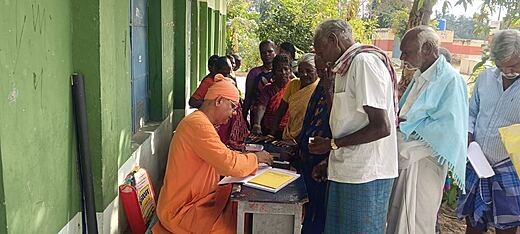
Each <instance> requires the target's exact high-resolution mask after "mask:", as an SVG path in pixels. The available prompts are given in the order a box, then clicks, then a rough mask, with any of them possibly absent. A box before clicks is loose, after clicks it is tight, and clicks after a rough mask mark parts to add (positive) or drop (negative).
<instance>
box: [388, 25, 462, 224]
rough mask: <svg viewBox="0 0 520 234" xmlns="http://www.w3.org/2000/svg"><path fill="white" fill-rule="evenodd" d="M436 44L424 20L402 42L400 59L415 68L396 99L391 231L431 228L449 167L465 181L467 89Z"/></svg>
mask: <svg viewBox="0 0 520 234" xmlns="http://www.w3.org/2000/svg"><path fill="white" fill-rule="evenodd" d="M439 44H440V39H439V36H438V35H437V33H436V32H435V31H434V30H433V29H431V28H430V27H427V26H418V27H415V28H412V29H410V30H409V31H407V32H406V33H405V35H404V37H403V40H402V42H401V52H402V53H401V60H403V61H404V63H405V66H406V67H407V68H408V69H414V68H416V69H417V71H416V72H415V73H414V75H413V78H412V81H411V83H410V84H409V85H408V87H407V89H406V91H405V92H404V94H403V96H402V97H401V100H400V101H399V107H400V108H399V109H400V110H399V117H398V118H399V125H398V128H399V129H398V134H397V135H398V137H397V146H398V150H399V157H398V160H399V162H398V169H399V177H398V178H397V179H396V181H395V183H394V187H393V191H392V196H391V198H390V206H389V212H388V226H387V232H386V233H389V234H396V233H408V234H415V233H417V234H420V233H435V222H436V219H437V211H438V209H439V207H440V204H441V201H442V189H443V186H444V180H445V178H446V175H447V173H448V170H449V171H451V172H452V175H453V177H454V179H455V181H456V182H457V184H458V185H461V186H462V187H464V181H465V179H464V178H465V177H464V176H465V170H464V169H465V164H466V152H467V150H466V146H467V130H468V94H467V90H466V83H465V82H464V80H463V79H462V77H461V76H460V74H459V73H458V72H457V71H455V70H454V69H453V67H452V66H451V65H450V64H449V63H448V62H447V61H446V59H445V58H444V56H439Z"/></svg>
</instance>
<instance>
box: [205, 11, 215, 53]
mask: <svg viewBox="0 0 520 234" xmlns="http://www.w3.org/2000/svg"><path fill="white" fill-rule="evenodd" d="M213 12H214V10H213V9H212V8H208V43H207V45H208V46H209V47H208V56H211V55H214V54H216V53H218V52H217V51H215V25H214V24H215V17H214V16H215V14H214V13H213Z"/></svg>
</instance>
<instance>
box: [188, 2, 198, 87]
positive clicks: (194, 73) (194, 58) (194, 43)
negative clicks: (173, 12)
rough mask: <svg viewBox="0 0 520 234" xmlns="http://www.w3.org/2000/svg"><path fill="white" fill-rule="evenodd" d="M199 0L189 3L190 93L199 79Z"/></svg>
mask: <svg viewBox="0 0 520 234" xmlns="http://www.w3.org/2000/svg"><path fill="white" fill-rule="evenodd" d="M198 28H199V2H198V1H196V0H194V1H193V2H192V3H191V29H190V30H191V79H190V80H191V85H190V91H191V92H190V94H191V93H193V92H194V91H195V89H196V88H197V86H198V81H199V77H200V75H199V44H200V42H199V29H198Z"/></svg>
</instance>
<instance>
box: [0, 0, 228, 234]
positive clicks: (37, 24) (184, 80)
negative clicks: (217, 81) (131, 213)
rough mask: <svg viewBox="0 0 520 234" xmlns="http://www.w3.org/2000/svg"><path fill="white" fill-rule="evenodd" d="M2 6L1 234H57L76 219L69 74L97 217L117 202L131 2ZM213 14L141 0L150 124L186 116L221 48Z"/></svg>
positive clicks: (126, 114) (124, 142)
mask: <svg viewBox="0 0 520 234" xmlns="http://www.w3.org/2000/svg"><path fill="white" fill-rule="evenodd" d="M192 4H193V5H192ZM0 6H1V9H0V14H1V15H2V19H3V20H2V21H0V28H2V29H5V30H2V31H0V41H2V42H3V43H1V44H0V77H2V79H0V93H3V94H6V95H5V96H3V97H0V98H1V99H0V100H1V101H0V110H2V111H0V119H1V121H0V122H2V125H0V142H1V145H0V233H4V232H9V233H56V232H57V231H59V230H60V229H61V228H62V227H64V226H65V225H66V224H67V222H69V220H70V219H72V218H73V217H74V216H75V215H76V214H77V212H79V211H80V207H79V204H80V202H79V194H80V193H79V187H78V176H77V172H76V155H75V149H76V147H75V133H74V128H73V113H72V102H71V94H70V90H71V89H70V75H71V74H72V73H73V72H79V73H81V74H83V75H84V77H85V88H86V98H87V111H88V116H87V117H88V121H89V140H90V149H91V154H92V155H91V156H92V165H93V175H94V189H95V193H96V194H95V195H96V208H97V211H98V212H101V211H103V210H105V208H106V207H107V206H108V205H109V203H110V202H112V201H113V199H114V198H115V197H116V195H117V186H118V184H117V171H118V168H119V167H120V166H121V165H122V164H123V163H124V162H125V161H126V160H127V159H128V157H129V156H130V154H131V152H130V144H131V142H130V140H131V134H132V133H131V99H130V93H131V92H130V89H131V86H130V74H129V71H130V57H129V56H130V46H129V44H130V43H129V42H130V39H129V31H128V30H129V1H100V0H90V1H83V0H47V1H37V0H18V1H2V2H1V3H0ZM215 12H216V11H215ZM215 12H214V10H211V9H209V8H208V4H207V3H206V2H196V1H195V0H193V1H175V0H160V1H156V0H154V1H151V0H149V13H150V14H149V16H150V19H149V20H150V21H149V27H150V28H149V51H150V55H149V56H150V59H149V61H150V74H151V76H150V84H151V85H150V87H151V90H150V93H151V108H150V112H151V116H152V119H153V120H163V119H164V118H165V117H167V116H168V115H169V113H170V112H171V111H172V110H173V108H175V109H184V108H185V104H186V101H187V100H186V98H187V97H188V96H189V95H190V91H191V90H190V86H192V87H193V88H194V87H195V86H194V84H196V83H197V82H198V80H199V79H200V77H201V76H203V75H204V74H205V73H206V62H207V58H208V56H209V55H211V54H213V53H214V51H218V50H219V49H218V48H225V47H224V46H223V45H222V42H223V39H218V38H217V37H215V34H216V32H217V31H219V30H220V31H222V30H223V29H225V25H224V22H225V21H224V20H217V19H216V18H215V17H216V16H217V15H218V12H217V13H216V14H215ZM192 13H193V14H192ZM217 22H221V23H219V24H216V23H217ZM219 35H222V33H221V34H219ZM221 38H222V37H221ZM192 40H193V43H192ZM215 40H217V41H215ZM216 48H217V49H216ZM21 201H23V202H21Z"/></svg>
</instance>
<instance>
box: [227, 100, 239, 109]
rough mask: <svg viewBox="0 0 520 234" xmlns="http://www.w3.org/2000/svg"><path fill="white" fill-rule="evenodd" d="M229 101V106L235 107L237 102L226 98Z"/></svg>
mask: <svg viewBox="0 0 520 234" xmlns="http://www.w3.org/2000/svg"><path fill="white" fill-rule="evenodd" d="M226 100H228V101H229V103H230V104H231V108H233V110H235V109H237V107H238V103H236V102H234V101H231V100H229V99H226Z"/></svg>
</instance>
